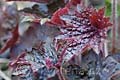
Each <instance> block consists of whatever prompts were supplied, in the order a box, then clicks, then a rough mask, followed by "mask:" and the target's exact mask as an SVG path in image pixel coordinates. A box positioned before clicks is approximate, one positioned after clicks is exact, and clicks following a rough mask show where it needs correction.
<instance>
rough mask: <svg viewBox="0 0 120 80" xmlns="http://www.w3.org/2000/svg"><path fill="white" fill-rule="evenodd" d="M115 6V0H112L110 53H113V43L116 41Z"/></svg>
mask: <svg viewBox="0 0 120 80" xmlns="http://www.w3.org/2000/svg"><path fill="white" fill-rule="evenodd" d="M116 8H117V0H112V19H113V29H112V53H113V54H114V53H115V43H116V32H117V31H116V27H117V25H116V22H117V21H116V19H117V15H116V12H117V10H116Z"/></svg>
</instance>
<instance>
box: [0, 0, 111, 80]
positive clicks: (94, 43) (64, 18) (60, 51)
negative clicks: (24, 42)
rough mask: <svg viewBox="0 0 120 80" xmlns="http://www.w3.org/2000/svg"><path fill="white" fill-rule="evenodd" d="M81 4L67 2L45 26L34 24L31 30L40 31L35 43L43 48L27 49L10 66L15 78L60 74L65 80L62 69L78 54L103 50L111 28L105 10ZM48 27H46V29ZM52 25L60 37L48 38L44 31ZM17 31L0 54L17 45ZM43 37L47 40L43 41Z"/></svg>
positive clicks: (76, 0)
mask: <svg viewBox="0 0 120 80" xmlns="http://www.w3.org/2000/svg"><path fill="white" fill-rule="evenodd" d="M7 1H34V0H7ZM50 1H51V0H50ZM34 2H40V3H42V2H49V0H35V1H34ZM80 2H81V1H80V0H70V1H68V4H66V6H65V7H64V8H60V9H58V10H57V11H56V12H55V13H54V14H53V16H52V17H51V19H50V20H48V21H46V22H45V23H44V25H42V24H40V21H39V19H38V20H37V19H34V20H32V21H31V23H32V24H34V25H32V27H33V26H35V27H38V28H37V29H39V30H37V29H36V30H37V31H38V32H36V33H35V34H34V35H36V34H37V38H39V39H37V40H35V42H36V41H38V42H42V45H40V46H39V47H37V49H36V48H32V50H31V51H27V50H24V51H23V53H21V54H20V55H19V56H18V57H17V59H16V60H14V61H12V62H11V63H10V66H11V67H13V68H14V69H13V74H14V75H18V76H20V77H21V79H23V80H33V79H35V77H36V76H38V78H39V80H47V79H49V78H51V77H53V76H55V74H58V76H59V78H60V79H61V80H63V79H64V78H63V76H62V74H61V71H60V68H61V66H62V64H63V63H64V62H68V61H69V60H71V59H72V57H74V56H75V55H81V54H82V53H83V52H84V51H85V50H86V49H90V48H93V49H94V50H95V51H96V53H98V54H100V53H101V51H103V50H102V47H103V43H104V40H105V39H106V37H107V31H108V29H109V27H110V26H111V23H110V22H109V18H108V17H105V16H104V10H105V8H101V9H99V10H97V9H95V8H93V7H84V6H80ZM38 25H39V26H38ZM45 25H47V27H44V26H45ZM51 25H52V26H54V27H53V28H55V27H57V28H59V30H60V32H61V34H58V35H56V36H52V37H51V35H52V33H51V35H49V34H48V33H47V32H45V31H46V30H51V29H44V28H48V27H49V28H51ZM30 26H31V25H30ZM43 27H44V28H43ZM42 30H43V31H42ZM18 31H19V30H18V25H17V26H16V28H15V31H13V38H11V39H10V40H9V41H8V42H7V43H6V46H5V47H3V48H2V49H1V50H0V53H2V52H4V51H5V50H6V49H7V48H8V47H9V48H10V47H13V45H15V44H17V43H16V42H17V40H18V38H19V37H20V35H19V32H18ZM33 31H34V30H33ZM31 32H32V31H31ZM40 32H41V33H40ZM26 33H27V31H26ZM54 34H55V33H54ZM43 35H44V39H42V37H43ZM41 36H42V37H41ZM40 38H41V39H40ZM31 42H32V41H31ZM60 42H61V43H64V42H65V44H62V45H60V44H59V43H60ZM31 47H34V45H32V46H31ZM58 55H59V56H58Z"/></svg>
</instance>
